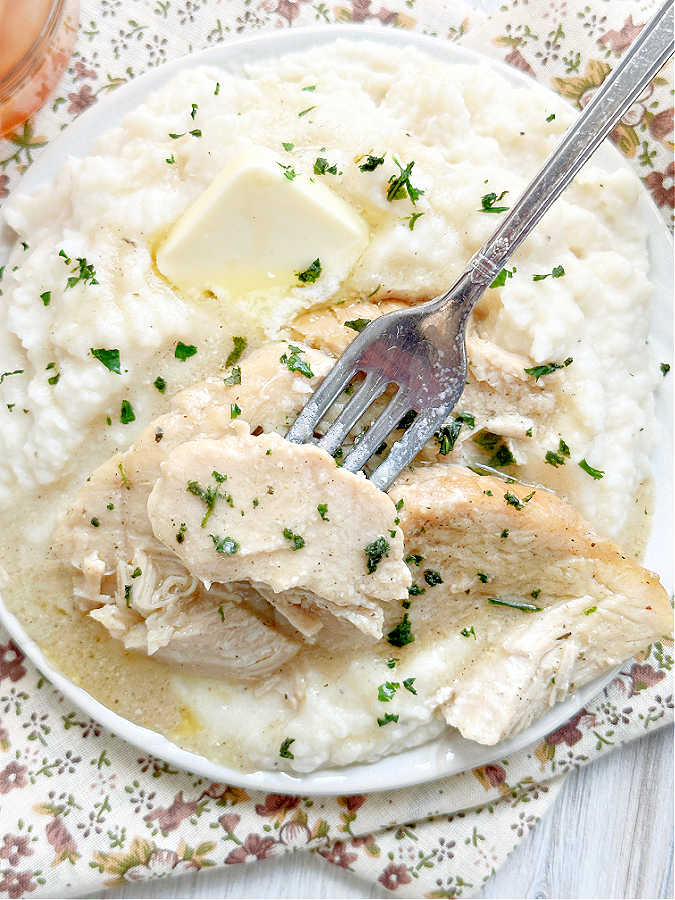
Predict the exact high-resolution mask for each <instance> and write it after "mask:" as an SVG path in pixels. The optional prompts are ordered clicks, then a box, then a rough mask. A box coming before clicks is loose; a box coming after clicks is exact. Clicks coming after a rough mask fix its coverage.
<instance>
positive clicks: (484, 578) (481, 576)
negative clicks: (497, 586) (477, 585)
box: [476, 572, 488, 584]
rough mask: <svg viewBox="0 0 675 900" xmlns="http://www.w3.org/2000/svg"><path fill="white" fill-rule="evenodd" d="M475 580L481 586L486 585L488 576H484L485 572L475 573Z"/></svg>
mask: <svg viewBox="0 0 675 900" xmlns="http://www.w3.org/2000/svg"><path fill="white" fill-rule="evenodd" d="M476 578H477V579H478V580H479V581H481V582H482V583H483V584H487V583H488V576H487V575H486V574H485V572H476Z"/></svg>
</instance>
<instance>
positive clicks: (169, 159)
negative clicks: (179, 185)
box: [164, 153, 176, 166]
mask: <svg viewBox="0 0 675 900" xmlns="http://www.w3.org/2000/svg"><path fill="white" fill-rule="evenodd" d="M164 162H165V163H167V164H168V165H170V166H172V165H173V164H174V163H175V162H176V158H175V156H174V155H173V153H172V154H171V156H167V157H165V158H164Z"/></svg>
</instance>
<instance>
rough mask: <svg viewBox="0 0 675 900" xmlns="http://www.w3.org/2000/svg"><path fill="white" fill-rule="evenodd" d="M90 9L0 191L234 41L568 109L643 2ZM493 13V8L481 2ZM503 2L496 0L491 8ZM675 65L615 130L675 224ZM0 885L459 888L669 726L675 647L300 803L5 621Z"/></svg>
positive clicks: (38, 888) (10, 143)
mask: <svg viewBox="0 0 675 900" xmlns="http://www.w3.org/2000/svg"><path fill="white" fill-rule="evenodd" d="M382 2H383V3H386V4H387V5H386V6H385V5H381V4H380V0H351V2H350V0H342V2H341V0H328V2H318V0H229V2H227V3H223V2H222V0H82V3H81V7H82V14H81V23H80V33H79V37H78V42H77V45H76V50H75V53H74V56H73V59H72V60H71V65H70V67H69V68H68V70H67V72H66V74H65V75H64V77H63V79H62V81H61V84H60V85H59V87H58V88H57V91H56V96H53V97H52V98H51V99H50V100H49V101H48V104H47V106H46V107H45V108H44V109H43V110H42V111H41V112H40V113H39V114H38V115H37V116H36V117H35V118H34V119H33V120H32V121H30V122H29V123H27V124H26V125H24V126H22V127H21V128H20V129H19V130H18V131H17V132H16V133H14V134H13V135H11V136H10V137H9V138H8V139H6V140H4V141H3V140H0V200H2V199H3V198H5V197H7V196H8V194H9V191H10V189H11V188H13V187H15V186H20V183H19V179H20V175H21V172H22V171H23V170H24V169H25V168H26V167H27V166H28V165H30V163H31V162H32V161H33V159H34V158H35V157H37V156H38V154H39V153H40V152H41V148H43V147H44V146H45V145H46V144H48V143H49V141H50V139H53V138H54V137H56V136H57V135H58V133H59V132H60V131H61V130H62V129H63V128H65V127H66V126H67V125H68V124H69V123H70V122H71V121H72V120H73V119H74V118H76V117H77V116H79V115H80V114H81V113H82V112H84V111H85V110H86V109H87V108H88V107H89V106H91V105H92V104H94V103H96V102H97V100H98V98H99V96H101V95H104V94H107V93H109V92H111V91H113V90H115V89H116V88H117V87H118V86H119V85H121V84H124V83H125V82H127V81H129V80H130V79H132V78H134V77H135V76H136V75H139V74H141V73H142V72H143V71H146V70H147V69H149V68H151V67H154V66H159V65H161V64H162V63H163V62H165V61H166V60H169V59H174V58H176V57H177V56H180V55H181V54H184V53H188V52H191V51H194V50H199V49H202V48H203V47H209V46H214V45H215V44H217V43H220V42H222V41H227V40H229V39H231V38H234V37H237V36H239V35H241V34H245V33H247V34H251V33H254V32H257V31H261V30H267V29H274V28H289V27H295V26H299V25H325V26H326V27H329V26H330V25H331V24H334V23H343V22H363V23H367V24H370V25H380V26H383V27H394V28H406V29H412V30H417V31H420V32H423V33H425V34H432V35H435V36H437V37H438V38H439V39H440V40H444V41H460V42H461V43H463V44H465V45H467V46H470V47H474V48H476V49H479V50H480V51H482V52H484V53H486V54H488V55H490V56H494V57H496V58H498V59H500V60H503V61H505V62H507V63H509V64H511V65H513V66H516V67H517V68H519V69H521V70H523V71H524V72H527V73H528V74H530V75H532V76H533V77H535V78H538V79H540V80H542V81H543V82H544V83H545V84H546V85H548V86H549V87H551V88H553V90H555V91H557V92H559V93H561V94H562V95H563V96H565V97H567V98H569V100H570V102H572V103H573V104H575V105H576V106H577V107H579V108H583V106H584V105H585V104H586V103H587V102H588V100H589V99H590V98H591V97H592V95H593V92H594V91H595V90H596V89H597V88H598V87H599V86H600V85H601V84H602V82H603V80H604V78H605V77H606V76H607V74H608V72H609V71H610V70H611V68H612V67H613V66H614V65H616V63H617V60H619V59H620V58H621V55H622V54H623V53H624V52H625V50H626V48H627V47H629V46H630V44H631V42H632V41H633V40H634V39H635V37H636V36H637V35H638V34H639V33H640V31H641V29H642V27H643V26H644V23H645V22H646V21H647V20H648V18H649V17H650V15H651V14H652V13H653V12H654V10H655V8H656V3H655V2H653V0H644V2H627V0H610V2H607V0H605V2H599V0H595V2H592V3H584V2H583V0H530V2H529V3H528V0H506V2H505V3H504V4H503V5H501V6H500V7H499V11H498V12H496V13H495V14H494V15H493V16H486V15H485V14H484V13H480V12H478V11H475V10H472V9H471V8H470V7H469V6H465V5H464V4H463V3H461V0H445V2H442V0H382ZM483 5H486V4H483ZM496 5H497V4H496V3H495V6H496ZM671 84H672V73H671V70H670V68H666V69H664V70H663V71H662V72H661V73H660V75H659V77H657V78H656V79H655V80H654V82H653V84H652V85H650V87H649V88H648V89H647V90H646V91H645V92H644V93H643V94H642V96H641V97H639V98H638V100H637V101H636V103H635V104H634V105H633V106H632V107H631V108H630V110H629V111H628V112H627V113H626V115H625V116H624V117H623V119H622V121H621V123H620V124H619V125H618V126H617V128H616V129H615V130H614V132H613V135H612V138H613V140H614V141H615V143H616V144H617V146H618V147H619V148H620V150H621V152H622V153H623V154H624V155H625V156H627V157H628V158H629V159H630V160H631V161H632V162H633V164H634V165H635V168H636V171H637V173H638V175H639V176H640V177H641V179H642V180H643V182H644V185H645V188H646V189H647V190H648V191H649V192H650V193H651V195H652V197H653V199H654V201H655V203H656V204H657V206H658V207H659V208H660V210H661V212H662V213H663V216H664V219H665V220H666V222H667V224H668V225H672V220H673V207H674V206H675V187H674V177H675V166H674V165H673V146H674V145H673V106H672V93H671V89H670V88H671ZM0 642H3V643H2V645H0V894H1V895H2V896H8V897H13V898H15V897H22V896H29V895H30V896H35V897H45V896H71V895H75V894H82V893H85V892H86V893H91V892H93V891H96V890H100V889H101V888H103V887H104V886H105V885H112V884H119V883H121V882H123V881H142V880H146V879H149V878H154V877H159V876H167V875H177V874H180V873H183V872H193V871H196V870H199V869H202V868H205V867H211V866H230V865H235V864H240V863H246V862H255V861H256V860H260V859H266V858H268V857H271V856H275V855H278V854H281V853H286V852H290V851H294V850H305V851H308V852H312V853H315V854H318V855H319V856H320V857H322V858H323V859H325V860H326V861H327V862H329V863H333V864H334V865H338V866H342V867H344V868H347V869H351V870H352V871H354V872H356V873H358V874H360V875H361V876H363V878H365V879H367V880H368V881H370V882H379V884H380V885H382V886H384V887H385V888H387V889H389V890H391V891H395V892H396V893H397V894H399V895H401V896H404V897H421V896H424V897H460V896H462V897H470V896H472V895H473V894H475V893H477V892H478V891H479V890H480V889H481V887H482V886H483V885H484V883H485V882H486V881H487V879H488V878H489V877H490V875H492V874H493V873H494V872H495V870H496V869H497V867H498V866H499V865H500V864H501V863H502V862H503V860H504V859H505V857H506V856H507V854H508V853H509V852H510V851H511V850H512V849H513V847H514V846H515V845H516V844H517V843H518V842H519V841H520V840H521V839H522V838H523V836H524V835H525V834H526V833H527V832H528V831H530V830H531V829H533V828H534V827H535V825H536V823H537V821H538V820H539V818H540V817H541V816H542V815H543V814H544V813H545V812H546V810H547V809H548V808H549V806H550V805H551V804H552V803H553V801H554V799H555V797H556V795H557V793H558V791H559V790H560V786H561V784H562V780H563V779H564V777H565V776H566V775H567V774H568V773H569V772H570V771H572V770H574V769H576V768H577V767H578V766H582V765H586V764H587V763H589V762H592V761H593V760H594V759H596V758H597V757H599V756H601V755H603V754H605V753H607V752H609V751H610V750H612V749H613V748H614V747H616V746H619V745H621V744H623V743H626V742H627V741H631V740H634V739H635V738H638V737H640V736H641V735H643V734H645V733H646V732H647V731H649V730H653V729H655V728H659V727H662V726H664V725H667V724H670V723H671V722H672V720H673V699H672V684H671V675H670V673H671V670H672V666H673V657H672V656H671V653H672V648H671V647H670V646H666V645H664V644H654V645H652V647H651V648H650V650H649V651H646V652H645V653H644V654H642V655H641V657H640V658H639V659H637V660H633V661H631V662H630V663H627V664H626V665H625V666H624V667H623V669H622V671H621V673H620V674H619V675H618V676H617V678H615V680H614V681H613V682H612V683H611V684H610V685H609V687H608V688H606V689H605V690H604V691H603V692H602V694H600V696H598V697H597V698H596V700H595V701H594V702H593V703H591V704H589V705H588V706H587V707H586V708H585V709H582V710H581V711H580V712H578V713H577V714H576V715H575V716H574V717H573V718H572V719H571V720H570V721H569V722H568V723H567V724H566V725H564V726H563V727H561V728H559V729H557V730H556V731H554V732H553V733H551V734H549V735H547V736H546V738H545V739H544V740H542V741H541V743H539V744H538V745H536V746H531V747H529V748H527V749H526V750H524V751H522V752H520V753H517V754H514V755H513V756H511V757H510V758H508V759H504V760H500V761H499V762H498V763H494V764H493V765H488V766H481V767H480V768H477V769H474V770H473V771H470V772H465V773H463V774H461V775H456V776H453V777H451V778H446V779H443V780H441V781H437V782H434V783H432V784H426V785H422V786H419V787H417V788H410V789H406V790H401V791H394V792H389V793H383V794H372V795H370V796H349V797H334V798H323V797H296V796H286V795H281V794H267V795H265V794H262V793H254V792H249V791H245V790H242V789H241V788H237V787H233V786H230V785H226V784H214V783H211V782H209V781H208V780H205V779H203V778H198V777H196V776H194V775H192V774H190V773H189V772H179V771H176V770H175V769H173V768H171V767H170V766H169V765H168V764H167V763H165V762H163V761H162V760H160V759H156V758H154V757H152V756H147V755H146V756H144V755H142V753H141V752H140V751H139V750H137V749H135V748H134V747H131V746H129V745H128V744H126V743H124V742H123V741H121V740H120V739H119V738H117V737H115V736H114V735H113V734H111V733H109V732H107V731H106V730H105V729H103V728H102V727H101V726H99V725H98V724H97V723H96V722H94V721H92V720H90V719H88V718H87V717H86V716H83V715H82V714H81V713H80V712H78V711H77V710H73V709H71V707H70V705H69V704H68V702H67V701H66V700H65V699H64V697H63V695H61V694H60V693H59V692H58V691H57V690H55V689H54V688H53V687H52V686H51V685H50V683H49V682H48V681H47V680H46V679H45V678H44V677H43V676H42V675H41V674H40V672H38V671H37V670H36V669H35V668H34V667H33V666H32V665H31V664H30V663H29V662H28V661H27V660H26V659H24V657H23V655H22V653H21V651H20V649H19V648H18V647H17V646H16V645H15V644H14V643H13V642H12V641H11V640H8V639H7V634H6V632H4V631H3V630H1V629H0Z"/></svg>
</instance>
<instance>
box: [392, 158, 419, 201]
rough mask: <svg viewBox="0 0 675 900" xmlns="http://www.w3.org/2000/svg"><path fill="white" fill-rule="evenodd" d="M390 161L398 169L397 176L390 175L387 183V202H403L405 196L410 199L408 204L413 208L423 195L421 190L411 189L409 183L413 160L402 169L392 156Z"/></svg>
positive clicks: (411, 186)
mask: <svg viewBox="0 0 675 900" xmlns="http://www.w3.org/2000/svg"><path fill="white" fill-rule="evenodd" d="M392 159H393V160H394V162H395V163H396V165H397V166H398V168H399V174H398V175H392V176H391V178H390V179H389V181H388V182H387V184H388V185H389V187H388V188H387V200H388V201H389V202H390V203H391V202H392V201H393V200H403V199H404V198H405V196H406V194H407V195H408V197H409V198H410V202H411V203H412V205H413V206H414V205H415V203H416V202H417V201H418V200H419V198H420V197H421V195H422V194H423V193H424V191H423V190H422V189H421V188H416V187H413V185H412V183H411V181H410V175H411V174H412V170H413V166H414V165H415V161H414V160H413V161H412V162H410V163H408V165H407V166H405V168H404V167H403V166H402V165H401V163H400V162H399V161H398V160H397V159H396V157H395V156H393V157H392Z"/></svg>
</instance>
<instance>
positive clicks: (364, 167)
mask: <svg viewBox="0 0 675 900" xmlns="http://www.w3.org/2000/svg"><path fill="white" fill-rule="evenodd" d="M385 155H386V154H384V153H383V154H382V156H366V161H365V162H364V163H361V165H360V166H359V169H360V170H361V171H362V172H374V171H375V169H376V168H377V167H378V166H381V165H383V164H384V157H385ZM361 159H363V157H361Z"/></svg>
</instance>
